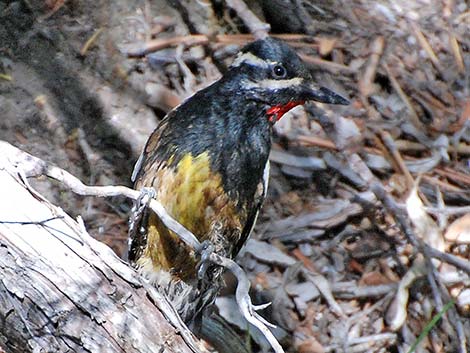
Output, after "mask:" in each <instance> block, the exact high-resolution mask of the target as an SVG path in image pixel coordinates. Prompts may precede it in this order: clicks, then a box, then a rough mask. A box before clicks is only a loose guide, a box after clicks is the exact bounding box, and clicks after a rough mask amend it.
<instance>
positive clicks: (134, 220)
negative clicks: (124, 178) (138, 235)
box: [129, 187, 157, 233]
mask: <svg viewBox="0 0 470 353" xmlns="http://www.w3.org/2000/svg"><path fill="white" fill-rule="evenodd" d="M156 194H157V192H156V191H155V189H154V188H149V187H143V188H142V189H141V190H140V195H139V197H138V198H137V200H136V201H135V203H134V206H133V207H132V210H131V217H130V220H129V233H131V232H132V231H133V230H134V227H135V225H136V224H139V223H140V220H141V219H142V215H143V214H144V211H145V210H146V209H147V207H148V205H149V204H150V201H151V200H152V199H153V198H154V197H155V196H156Z"/></svg>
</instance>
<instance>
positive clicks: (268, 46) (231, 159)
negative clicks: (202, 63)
mask: <svg viewBox="0 0 470 353" xmlns="http://www.w3.org/2000/svg"><path fill="white" fill-rule="evenodd" d="M307 101H317V102H321V103H328V104H341V105H346V104H348V103H349V102H348V100H347V99H345V98H344V97H342V96H341V95H339V94H337V93H335V92H333V91H332V90H330V89H328V88H325V87H322V86H320V85H318V84H317V83H315V82H314V80H313V78H312V75H311V73H310V71H309V70H308V69H307V67H306V65H305V64H304V63H303V62H302V60H301V59H300V58H299V56H298V55H297V53H296V52H295V51H294V49H292V48H291V47H290V46H289V45H288V44H286V43H285V42H283V41H281V40H278V39H274V38H272V37H267V38H265V39H259V40H256V41H254V42H251V43H249V44H247V45H245V46H244V47H243V48H242V49H241V50H240V51H239V53H238V54H237V55H236V56H235V58H234V60H233V62H232V64H231V65H230V66H229V68H228V69H227V71H226V72H225V73H224V74H223V75H222V77H221V78H220V79H219V80H217V81H215V82H214V83H212V84H210V85H209V86H208V87H206V88H204V89H202V90H200V91H198V92H196V93H195V94H193V95H192V96H191V97H189V98H187V99H186V100H185V101H184V102H182V103H181V104H180V105H179V106H177V107H176V108H174V109H173V110H171V111H170V112H169V113H168V114H167V115H166V116H165V117H164V118H163V119H162V120H161V122H160V123H159V124H158V126H157V127H156V129H155V130H154V131H153V133H152V134H151V135H150V137H149V139H148V141H147V143H146V145H145V147H144V149H143V152H142V154H141V155H140V157H139V159H138V161H137V163H136V166H135V168H134V172H133V174H132V178H131V179H132V181H133V182H134V187H135V189H137V190H141V189H143V188H153V189H154V190H155V192H156V196H155V197H156V199H157V200H158V201H159V202H160V203H161V204H162V205H163V206H164V207H165V209H166V211H167V212H168V213H169V214H170V215H171V216H172V217H173V218H174V219H175V220H176V221H178V222H179V223H180V224H181V225H183V226H184V227H186V228H187V229H188V230H189V231H191V232H192V233H193V234H194V235H195V236H196V237H197V238H198V240H199V241H201V242H204V241H206V242H210V244H212V245H213V251H215V252H216V253H217V254H218V255H221V256H225V257H228V258H234V257H235V256H236V255H237V254H238V252H239V251H240V249H241V248H242V246H243V245H244V243H245V242H246V240H247V239H248V237H249V235H250V233H251V232H252V230H253V227H254V225H255V223H256V219H257V216H258V213H259V211H260V208H261V206H262V204H263V200H264V198H265V196H266V191H267V187H268V178H269V160H268V158H269V153H270V149H271V138H272V135H273V125H274V124H275V123H276V122H277V121H279V120H280V119H281V118H282V117H283V115H284V114H285V113H287V112H288V111H289V110H291V109H292V108H294V107H296V106H298V105H303V104H304V103H305V102H307ZM128 259H129V261H130V263H131V264H132V266H134V267H135V268H136V269H137V271H138V272H139V273H140V274H141V275H142V276H143V277H145V278H146V279H147V280H148V281H150V282H151V283H152V284H154V285H155V286H157V287H158V288H159V289H160V291H161V292H163V294H164V295H166V297H167V298H168V299H169V301H170V302H171V303H172V304H173V306H174V307H175V309H176V310H177V311H178V313H179V315H180V317H181V319H182V320H183V321H184V322H186V323H188V322H191V321H192V320H194V318H195V317H197V316H198V315H200V314H201V312H202V311H203V310H204V308H206V307H208V306H210V305H211V304H212V303H213V301H214V300H215V297H216V295H217V293H218V292H219V290H220V288H221V286H222V285H223V284H222V272H223V271H222V269H221V268H219V267H217V266H216V265H211V266H210V268H209V269H208V270H207V271H206V274H205V275H204V278H200V277H201V276H198V271H197V269H198V264H199V259H198V255H197V253H196V252H195V251H194V249H191V248H190V247H189V246H188V245H186V244H185V243H183V242H182V241H181V240H180V239H179V238H178V235H177V234H175V233H173V232H172V231H170V230H168V229H167V228H166V227H165V225H164V224H163V222H162V221H161V220H160V219H159V218H158V217H157V215H156V214H155V213H152V212H151V210H146V211H145V212H144V214H143V216H142V217H141V218H140V219H139V220H138V224H137V225H136V226H135V227H133V230H132V231H131V232H130V235H129V249H128Z"/></svg>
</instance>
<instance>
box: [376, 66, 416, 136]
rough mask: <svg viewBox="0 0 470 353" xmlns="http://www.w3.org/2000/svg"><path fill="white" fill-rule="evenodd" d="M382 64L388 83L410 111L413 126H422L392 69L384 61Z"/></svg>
mask: <svg viewBox="0 0 470 353" xmlns="http://www.w3.org/2000/svg"><path fill="white" fill-rule="evenodd" d="M382 66H383V68H384V69H385V72H387V76H388V78H389V80H390V83H391V84H392V87H393V89H394V90H395V91H396V92H397V94H398V96H399V97H400V98H401V100H402V101H403V103H405V105H406V108H407V109H408V112H409V113H410V119H411V122H412V123H413V125H414V126H416V127H418V128H420V127H422V126H423V124H422V123H421V121H420V120H419V117H418V114H417V113H416V110H415V109H414V108H413V105H412V104H411V102H410V99H409V98H408V96H407V95H406V93H405V92H404V91H403V89H402V88H401V86H400V83H399V82H398V80H397V79H396V78H395V75H394V74H393V73H392V71H391V70H390V69H389V67H388V65H387V64H386V63H383V64H382Z"/></svg>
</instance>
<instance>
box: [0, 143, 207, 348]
mask: <svg viewBox="0 0 470 353" xmlns="http://www.w3.org/2000/svg"><path fill="white" fill-rule="evenodd" d="M3 147H4V146H3V145H2V148H1V151H2V153H1V154H0V155H1V158H0V193H1V195H2V198H1V200H0V215H1V216H0V217H1V219H0V347H1V349H0V351H1V350H2V349H4V350H5V351H6V352H12V353H14V352H33V351H44V352H65V351H73V352H88V353H89V352H136V353H137V352H149V353H151V352H188V353H189V352H192V353H198V352H205V351H206V350H205V349H203V348H201V347H198V344H197V342H196V340H195V339H194V337H193V336H192V334H191V332H190V331H189V330H188V329H187V328H186V326H185V325H184V324H183V323H182V322H181V320H180V319H179V317H178V315H177V313H176V312H175V311H174V309H173V308H172V306H171V305H170V304H169V303H168V302H167V301H166V299H165V298H164V297H163V296H161V295H160V294H159V293H158V292H157V291H156V290H155V288H153V287H151V286H149V285H148V284H146V283H145V282H143V281H142V280H141V279H140V277H139V275H138V274H137V273H136V272H135V271H134V270H133V269H132V268H130V267H129V266H128V265H127V264H125V263H123V262H122V261H121V260H120V259H119V258H118V257H117V256H116V255H115V254H114V253H113V252H112V250H111V249H110V248H108V247H107V246H105V245H104V244H102V243H100V242H98V241H96V240H95V239H93V238H91V237H90V235H89V234H88V233H87V232H86V230H85V229H84V227H83V226H81V225H80V224H78V223H77V222H76V221H74V220H73V219H72V218H71V217H70V216H69V215H67V214H66V213H65V212H63V211H62V210H61V209H60V208H58V207H56V206H54V205H52V204H50V203H49V202H48V201H47V200H45V199H44V198H43V197H42V196H41V195H39V194H38V193H37V192H35V191H34V190H32V189H31V188H30V187H29V186H28V185H27V182H26V181H25V179H23V176H22V175H21V174H22V171H21V169H19V168H15V167H14V166H13V165H12V164H9V163H10V162H9V159H8V156H7V155H6V154H5V152H6V150H5V148H3ZM10 151H13V150H10ZM10 157H11V156H10Z"/></svg>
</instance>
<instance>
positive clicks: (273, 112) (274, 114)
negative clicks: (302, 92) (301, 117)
mask: <svg viewBox="0 0 470 353" xmlns="http://www.w3.org/2000/svg"><path fill="white" fill-rule="evenodd" d="M304 103H305V101H296V102H289V103H287V104H284V105H275V106H274V107H271V108H269V109H268V110H266V114H267V115H268V119H269V121H270V122H272V123H275V122H276V121H279V120H280V119H281V118H282V116H283V115H284V114H285V113H287V112H288V111H289V110H291V109H292V108H294V107H296V106H298V105H302V104H304Z"/></svg>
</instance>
